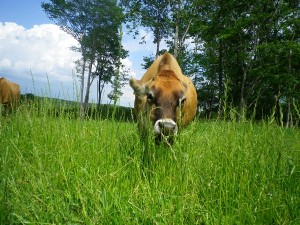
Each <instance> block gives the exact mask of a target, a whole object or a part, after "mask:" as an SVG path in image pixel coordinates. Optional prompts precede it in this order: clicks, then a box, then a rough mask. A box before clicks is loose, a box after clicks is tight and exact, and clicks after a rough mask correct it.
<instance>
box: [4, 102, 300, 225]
mask: <svg viewBox="0 0 300 225" xmlns="http://www.w3.org/2000/svg"><path fill="white" fill-rule="evenodd" d="M47 107H50V108H51V105H50V106H49V105H47V104H45V111H44V113H43V112H39V113H37V111H36V110H35V108H34V106H33V107H31V108H26V107H25V106H22V107H21V108H20V109H19V110H18V111H17V112H15V113H13V114H11V115H9V116H8V117H2V118H1V119H0V120H1V127H0V224H300V131H299V129H285V128H282V127H278V126H276V125H273V124H272V123H268V122H261V123H259V124H257V123H254V122H242V123H235V122H227V121H195V122H193V123H192V124H191V125H190V126H189V127H188V128H186V129H184V130H183V131H182V132H181V133H180V136H179V137H178V138H177V140H176V141H175V143H174V145H173V146H172V147H170V146H167V145H163V146H155V145H153V144H152V143H146V144H145V143H143V142H141V141H140V140H139V136H138V134H137V129H136V125H135V124H134V123H132V122H121V121H114V120H110V119H101V120H89V119H87V120H78V119H74V118H72V116H68V115H64V116H58V117H53V116H49V115H48V113H47ZM25 108H26V109H25ZM145 156H146V157H147V160H145Z"/></svg>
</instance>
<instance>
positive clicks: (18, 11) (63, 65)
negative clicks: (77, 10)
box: [0, 0, 155, 107]
mask: <svg viewBox="0 0 300 225" xmlns="http://www.w3.org/2000/svg"><path fill="white" fill-rule="evenodd" d="M41 2H48V1H47V0H44V1H40V0H26V1H25V0H2V1H0V77H6V78H7V79H9V80H11V81H13V82H16V83H18V84H19V85H20V87H21V93H22V94H25V93H33V94H35V95H39V96H45V97H55V98H61V99H67V100H75V101H76V100H78V99H79V95H78V93H79V87H80V84H79V80H78V78H77V76H76V73H75V64H74V61H76V60H77V59H79V58H80V54H79V53H76V52H73V51H72V50H70V47H71V46H76V45H78V43H77V41H76V40H75V39H73V38H72V37H71V36H70V35H68V34H67V33H65V32H64V31H62V30H61V29H60V28H59V27H58V26H56V25H55V24H54V22H53V21H51V20H50V19H48V17H47V15H46V13H45V12H44V11H43V9H42V8H41ZM145 34H146V31H145V30H144V29H142V28H141V29H140V37H142V36H144V35H145ZM151 40H152V35H151V34H147V35H146V44H139V39H138V38H137V39H133V37H132V35H131V34H127V33H126V32H124V35H123V43H122V44H123V47H124V48H125V49H126V50H128V51H129V57H128V58H126V59H124V60H123V64H124V65H125V66H126V68H128V69H129V70H130V76H133V77H136V78H140V77H141V76H142V75H143V74H144V73H145V70H144V69H142V67H141V64H142V62H143V57H144V56H150V55H151V54H154V53H155V46H154V44H153V43H152V41H151ZM110 90H111V87H110V84H108V86H107V87H106V88H105V93H104V95H105V96H104V97H103V100H102V103H109V100H108V99H107V98H106V95H107V94H108V93H109V92H110ZM122 92H123V93H124V94H123V96H121V98H120V100H119V105H122V106H129V107H133V101H134V95H133V91H132V89H131V88H130V87H129V85H128V84H126V85H125V87H124V88H123V89H122ZM96 101H97V95H96V84H93V85H92V88H91V94H90V102H96Z"/></svg>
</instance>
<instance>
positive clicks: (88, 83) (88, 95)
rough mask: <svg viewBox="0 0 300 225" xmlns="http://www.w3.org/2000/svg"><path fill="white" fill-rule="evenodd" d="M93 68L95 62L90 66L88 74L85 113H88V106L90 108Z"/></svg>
mask: <svg viewBox="0 0 300 225" xmlns="http://www.w3.org/2000/svg"><path fill="white" fill-rule="evenodd" d="M92 66H93V62H92V61H91V62H90V65H89V73H88V79H87V82H86V93H85V99H84V111H85V112H86V110H87V106H88V102H89V98H90V89H91V84H92V82H91V76H92Z"/></svg>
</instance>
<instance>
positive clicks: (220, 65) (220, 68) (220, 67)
mask: <svg viewBox="0 0 300 225" xmlns="http://www.w3.org/2000/svg"><path fill="white" fill-rule="evenodd" d="M218 86H219V94H218V98H219V99H218V100H219V112H218V113H219V116H221V113H222V112H223V100H222V96H223V86H224V85H223V41H222V40H220V43H219V62H218Z"/></svg>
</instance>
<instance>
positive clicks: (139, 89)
mask: <svg viewBox="0 0 300 225" xmlns="http://www.w3.org/2000/svg"><path fill="white" fill-rule="evenodd" d="M129 84H130V86H131V87H132V89H133V90H134V94H135V95H136V96H143V95H145V92H146V88H145V85H143V84H142V82H141V81H140V80H136V79H134V78H133V77H131V78H130V80H129Z"/></svg>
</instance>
